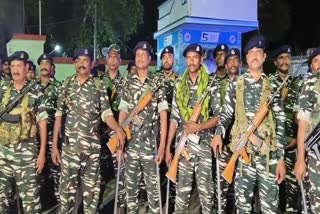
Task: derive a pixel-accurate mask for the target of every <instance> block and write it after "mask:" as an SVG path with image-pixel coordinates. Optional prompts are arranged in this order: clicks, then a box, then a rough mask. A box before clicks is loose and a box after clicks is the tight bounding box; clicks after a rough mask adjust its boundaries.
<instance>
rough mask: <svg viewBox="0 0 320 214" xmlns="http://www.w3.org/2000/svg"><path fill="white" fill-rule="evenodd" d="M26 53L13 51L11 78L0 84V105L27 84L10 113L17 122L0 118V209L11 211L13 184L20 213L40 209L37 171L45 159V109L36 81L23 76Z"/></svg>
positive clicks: (33, 211)
mask: <svg viewBox="0 0 320 214" xmlns="http://www.w3.org/2000/svg"><path fill="white" fill-rule="evenodd" d="M27 60H28V54H27V53H26V52H24V51H17V52H15V53H14V54H13V55H12V56H10V59H9V64H10V66H11V71H12V79H13V81H11V82H10V83H9V84H8V85H6V86H2V87H1V88H0V99H1V109H4V108H5V107H6V106H8V105H9V104H10V102H12V100H13V99H15V97H17V96H18V95H19V93H20V92H21V91H22V90H24V89H26V87H31V89H30V90H29V92H27V93H26V94H25V95H24V96H23V98H22V99H21V100H20V101H19V102H18V104H17V105H16V107H14V109H13V110H12V111H10V114H12V115H16V116H17V117H19V118H20V122H18V123H12V122H10V121H6V119H5V118H4V116H3V117H2V118H1V120H0V195H1V200H0V213H12V212H13V210H12V208H13V207H12V206H13V198H12V197H13V188H14V186H16V187H17V191H18V193H19V197H20V198H21V201H22V207H23V212H24V213H40V198H39V188H38V183H37V178H38V174H39V173H41V170H42V169H43V166H44V163H45V152H46V124H47V122H46V118H47V112H46V111H45V108H44V102H43V100H42V99H41V96H42V93H41V91H40V90H39V87H37V85H36V83H34V82H30V81H28V80H27V78H26V75H27V71H28V66H27ZM37 122H38V124H39V128H40V131H39V132H40V141H41V143H40V145H39V144H38V143H37V140H36V133H37V128H36V123H37Z"/></svg>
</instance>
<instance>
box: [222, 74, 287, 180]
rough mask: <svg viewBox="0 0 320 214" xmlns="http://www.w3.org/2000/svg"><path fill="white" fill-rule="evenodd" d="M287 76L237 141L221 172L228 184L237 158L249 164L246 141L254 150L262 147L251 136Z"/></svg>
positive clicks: (259, 140)
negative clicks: (240, 157)
mask: <svg viewBox="0 0 320 214" xmlns="http://www.w3.org/2000/svg"><path fill="white" fill-rule="evenodd" d="M288 78H289V76H287V77H286V79H285V80H284V81H283V82H282V83H281V85H280V87H279V88H278V89H277V91H276V92H275V93H274V94H273V95H272V96H271V97H269V98H268V99H267V100H266V101H265V102H263V103H262V104H261V105H260V107H259V109H258V111H257V112H256V113H255V115H254V117H253V119H252V121H251V122H250V124H249V126H248V128H247V130H246V131H245V133H243V134H242V135H241V137H240V139H239V140H238V142H237V144H236V148H235V151H234V152H233V154H232V156H231V158H230V160H229V162H228V164H227V166H226V168H225V169H224V171H223V172H222V177H223V178H224V179H225V180H226V181H227V182H228V183H229V184H231V183H232V180H233V174H234V171H235V167H236V162H237V160H238V157H239V156H240V155H241V156H242V158H243V160H244V162H245V163H247V164H248V163H250V159H249V157H248V154H247V152H246V151H245V148H244V147H245V146H246V144H247V141H248V140H249V141H250V142H251V143H252V144H253V145H254V146H255V147H256V148H258V149H260V147H261V146H262V143H263V142H262V140H261V139H259V138H258V137H257V136H255V135H254V134H253V132H254V131H255V130H256V129H257V128H258V127H259V126H260V124H261V123H262V121H263V119H264V118H265V116H266V115H267V113H268V111H269V106H270V104H271V102H272V101H273V99H274V98H275V97H276V95H277V93H279V91H280V90H281V88H282V86H283V85H284V84H285V83H286V82H287V80H288Z"/></svg>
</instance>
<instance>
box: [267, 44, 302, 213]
mask: <svg viewBox="0 0 320 214" xmlns="http://www.w3.org/2000/svg"><path fill="white" fill-rule="evenodd" d="M291 52H292V48H291V47H290V46H288V45H283V46H281V47H279V48H278V49H276V50H275V51H273V58H274V64H275V66H276V67H277V70H276V72H275V73H273V74H271V75H270V76H269V80H270V84H271V88H272V90H273V91H276V90H277V89H278V88H279V87H280V85H281V84H282V82H283V81H284V80H285V79H286V77H287V76H288V75H289V69H290V65H291ZM299 85H300V78H295V77H292V76H290V75H289V77H288V80H287V82H286V83H285V85H284V86H283V88H282V91H281V99H282V101H283V107H284V112H285V114H286V122H285V127H284V128H285V139H286V142H287V144H286V146H285V148H284V149H285V157H286V158H285V162H286V169H287V174H286V179H285V182H284V183H283V185H281V186H280V192H284V193H285V194H282V196H283V197H282V198H280V204H279V205H281V206H282V205H283V204H285V205H286V206H285V207H284V208H285V210H286V213H298V208H299V203H298V189H299V188H298V183H297V180H296V178H295V175H294V174H293V168H294V164H295V162H296V151H295V148H296V146H297V131H298V127H297V124H296V122H295V121H296V119H295V112H294V106H295V103H296V100H297V99H298V97H299V89H300V86H299ZM280 196H281V194H280Z"/></svg>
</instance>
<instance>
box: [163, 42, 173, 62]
mask: <svg viewBox="0 0 320 214" xmlns="http://www.w3.org/2000/svg"><path fill="white" fill-rule="evenodd" d="M166 53H171V54H174V49H173V47H172V46H170V45H169V46H167V47H165V48H164V49H163V50H162V51H161V55H160V59H162V57H163V55H165V54H166Z"/></svg>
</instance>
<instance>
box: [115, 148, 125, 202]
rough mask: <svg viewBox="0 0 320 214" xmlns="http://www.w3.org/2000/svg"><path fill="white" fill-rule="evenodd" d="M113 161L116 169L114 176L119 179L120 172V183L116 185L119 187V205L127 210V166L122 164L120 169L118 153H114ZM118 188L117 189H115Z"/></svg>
mask: <svg viewBox="0 0 320 214" xmlns="http://www.w3.org/2000/svg"><path fill="white" fill-rule="evenodd" d="M112 160H113V167H114V174H115V177H116V179H117V175H118V170H120V177H119V182H118V183H116V185H118V202H117V205H118V207H119V208H125V206H126V190H125V188H124V180H125V177H124V172H125V165H124V163H121V164H120V169H118V161H117V153H114V154H113V155H112ZM115 188H117V187H115Z"/></svg>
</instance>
